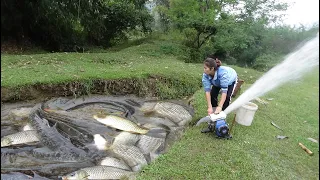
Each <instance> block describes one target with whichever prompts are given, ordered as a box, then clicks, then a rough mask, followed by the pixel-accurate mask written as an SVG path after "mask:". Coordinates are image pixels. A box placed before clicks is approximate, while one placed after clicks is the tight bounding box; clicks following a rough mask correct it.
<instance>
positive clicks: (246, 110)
mask: <svg viewBox="0 0 320 180" xmlns="http://www.w3.org/2000/svg"><path fill="white" fill-rule="evenodd" d="M257 110H258V105H256V104H254V103H252V102H248V103H245V104H244V105H242V106H241V107H240V108H239V109H238V111H237V113H236V122H237V123H238V124H241V125H244V126H250V125H251V123H252V121H253V117H254V113H255V112H256V111H257Z"/></svg>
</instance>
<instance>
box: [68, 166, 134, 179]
mask: <svg viewBox="0 0 320 180" xmlns="http://www.w3.org/2000/svg"><path fill="white" fill-rule="evenodd" d="M83 172H85V173H83ZM80 174H86V175H87V176H88V177H87V179H121V178H124V177H126V176H130V175H132V174H133V172H132V171H126V170H123V169H118V168H114V167H108V166H92V167H87V168H82V169H80V170H78V171H75V172H73V173H70V174H68V175H66V176H63V177H62V179H65V180H71V179H85V177H80V176H79V175H80Z"/></svg>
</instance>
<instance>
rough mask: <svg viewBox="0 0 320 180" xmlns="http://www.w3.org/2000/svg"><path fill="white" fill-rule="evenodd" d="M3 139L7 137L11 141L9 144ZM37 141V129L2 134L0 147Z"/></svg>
mask: <svg viewBox="0 0 320 180" xmlns="http://www.w3.org/2000/svg"><path fill="white" fill-rule="evenodd" d="M5 139H9V140H10V141H11V142H10V143H9V144H7V143H4V142H5ZM38 141H40V140H39V136H38V133H37V131H35V130H27V131H21V132H17V133H14V134H10V135H7V136H4V137H3V138H1V147H5V146H10V145H15V144H24V143H30V142H38Z"/></svg>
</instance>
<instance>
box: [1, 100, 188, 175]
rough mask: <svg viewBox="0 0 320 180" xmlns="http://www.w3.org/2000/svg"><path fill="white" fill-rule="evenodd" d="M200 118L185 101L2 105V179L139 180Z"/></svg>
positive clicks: (64, 101) (61, 101) (101, 101)
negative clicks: (127, 179) (188, 126)
mask: <svg viewBox="0 0 320 180" xmlns="http://www.w3.org/2000/svg"><path fill="white" fill-rule="evenodd" d="M192 116H193V109H192V107H191V106H188V105H187V103H186V102H185V101H183V100H170V101H156V100H146V99H141V98H138V97H135V96H133V95H128V96H102V95H90V96H83V97H79V98H73V97H60V98H52V99H50V100H48V101H44V102H18V103H4V104H2V105H1V179H30V178H33V179H65V180H66V179H121V178H132V177H134V176H135V175H136V174H137V172H139V171H140V170H141V168H142V167H143V166H147V165H148V164H150V163H151V162H152V161H154V160H155V159H156V158H157V157H158V156H159V155H161V154H164V153H166V152H167V151H168V150H169V149H170V146H171V145H172V144H173V143H174V142H175V141H176V140H178V139H179V138H180V137H181V135H182V133H183V130H184V128H185V126H186V125H187V124H188V122H189V121H191V119H192Z"/></svg>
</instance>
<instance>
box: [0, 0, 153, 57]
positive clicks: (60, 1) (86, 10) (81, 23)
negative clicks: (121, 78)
mask: <svg viewBox="0 0 320 180" xmlns="http://www.w3.org/2000/svg"><path fill="white" fill-rule="evenodd" d="M145 2H146V0H117V1H115V0H89V1H88V0H69V1H64V0H37V1H35V0H31V1H18V0H10V1H9V0H2V1H1V10H2V11H1V36H2V37H5V38H6V37H7V38H6V39H8V37H11V38H14V39H16V40H21V39H22V37H28V38H30V39H31V40H33V41H35V42H38V43H40V44H42V45H44V46H46V47H48V48H49V49H51V50H60V51H68V50H74V48H75V47H77V46H82V45H84V44H93V45H102V46H110V45H111V41H112V39H114V38H116V37H121V36H124V32H126V31H128V30H130V29H135V28H137V27H141V29H142V30H143V31H144V32H148V31H150V26H149V24H150V22H151V21H152V17H151V15H150V14H149V12H148V10H147V9H146V8H145V7H144V4H145ZM6 39H4V40H6Z"/></svg>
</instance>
